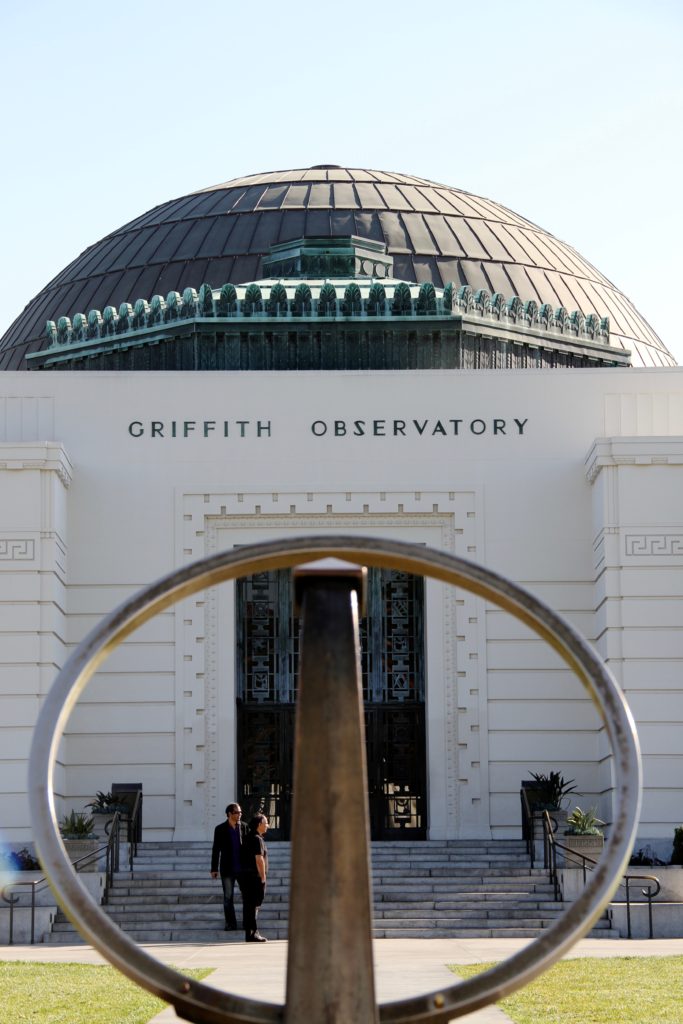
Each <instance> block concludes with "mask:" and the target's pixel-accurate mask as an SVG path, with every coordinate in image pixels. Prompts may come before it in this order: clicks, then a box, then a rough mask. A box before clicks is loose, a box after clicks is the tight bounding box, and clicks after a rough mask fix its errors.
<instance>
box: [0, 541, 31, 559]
mask: <svg viewBox="0 0 683 1024" xmlns="http://www.w3.org/2000/svg"><path fill="white" fill-rule="evenodd" d="M35 557H36V542H35V540H33V539H32V538H31V537H0V561H1V562H33V561H34V560H35Z"/></svg>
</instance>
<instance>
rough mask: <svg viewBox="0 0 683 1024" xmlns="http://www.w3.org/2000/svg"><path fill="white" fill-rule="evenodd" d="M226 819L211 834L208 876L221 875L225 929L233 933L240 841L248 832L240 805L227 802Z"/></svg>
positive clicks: (235, 918) (239, 875)
mask: <svg viewBox="0 0 683 1024" xmlns="http://www.w3.org/2000/svg"><path fill="white" fill-rule="evenodd" d="M225 814H226V816H227V821H224V822H222V823H221V824H220V825H217V826H216V828H215V830H214V833H213V849H212V850H211V877H212V878H218V876H219V874H220V879H221V884H222V886H223V910H224V912H225V930H226V932H233V931H235V930H236V928H237V917H236V916H235V903H234V895H235V882H237V884H238V885H239V886H240V890H241V888H242V885H241V877H242V863H241V852H242V842H243V840H244V838H245V836H246V834H247V826H246V825H243V824H242V809H241V808H240V805H239V804H228V806H227V807H226V808H225Z"/></svg>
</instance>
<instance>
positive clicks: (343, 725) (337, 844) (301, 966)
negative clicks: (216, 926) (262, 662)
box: [285, 569, 377, 1024]
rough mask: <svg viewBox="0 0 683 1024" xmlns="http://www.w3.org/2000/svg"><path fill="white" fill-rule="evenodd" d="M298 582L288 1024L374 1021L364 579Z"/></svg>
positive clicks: (325, 578)
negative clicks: (361, 623) (360, 584)
mask: <svg viewBox="0 0 683 1024" xmlns="http://www.w3.org/2000/svg"><path fill="white" fill-rule="evenodd" d="M360 572H361V571H360V569H359V570H358V575H359V578H360ZM297 585H298V587H299V588H300V591H301V592H302V637H301V663H300V668H299V697H298V702H297V711H296V742H295V748H294V806H293V816H292V818H293V820H292V883H291V891H290V912H289V950H288V956H287V1000H286V1006H285V1021H286V1024H299V1022H302V1021H311V1022H313V1021H320V1022H322V1021H324V1022H325V1024H348V1022H349V1021H363V1022H367V1024H372V1022H373V1021H376V1020H377V1007H376V1002H375V986H374V975H373V961H372V894H371V885H370V835H369V827H368V807H367V773H366V767H365V742H364V738H363V699H362V687H361V672H360V646H359V638H358V594H357V582H355V581H354V580H353V579H349V578H346V579H340V578H339V577H337V578H335V577H334V576H333V575H329V576H320V577H317V576H305V575H304V576H303V577H299V579H298V580H297Z"/></svg>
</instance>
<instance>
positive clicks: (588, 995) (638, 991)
mask: <svg viewBox="0 0 683 1024" xmlns="http://www.w3.org/2000/svg"><path fill="white" fill-rule="evenodd" d="M449 966H450V969H451V970H452V971H453V973H454V974H458V975H459V976H460V977H461V978H469V977H471V976H472V975H473V974H478V973H479V972H480V971H483V970H486V969H487V968H489V967H492V966H493V964H490V963H489V964H473V965H468V966H466V967H465V966H462V965H461V964H450V965H449ZM498 1005H499V1006H500V1008H501V1010H503V1011H504V1012H505V1013H506V1014H507V1015H508V1017H510V1018H511V1019H512V1020H513V1021H514V1022H515V1024H681V1021H682V1020H683V956H662V957H658V956H652V957H610V958H609V959H604V960H603V959H592V958H586V959H584V958H581V959H577V960H563V961H562V962H561V963H559V964H555V966H554V967H551V968H550V970H549V971H546V973H545V974H543V975H541V977H540V978H537V979H536V981H533V982H532V983H531V984H530V985H527V986H526V988H523V989H521V990H520V991H519V992H515V993H514V994H513V995H511V996H508V997H507V998H506V999H503V1000H501V1002H500V1003H499V1004H498Z"/></svg>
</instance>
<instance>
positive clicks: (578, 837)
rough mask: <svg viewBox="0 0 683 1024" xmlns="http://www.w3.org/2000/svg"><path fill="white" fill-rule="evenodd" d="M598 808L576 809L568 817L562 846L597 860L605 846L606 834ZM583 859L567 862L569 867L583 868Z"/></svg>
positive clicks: (568, 860) (569, 859)
mask: <svg viewBox="0 0 683 1024" xmlns="http://www.w3.org/2000/svg"><path fill="white" fill-rule="evenodd" d="M596 810H597V808H596V807H590V808H589V809H588V810H587V811H583V810H581V808H580V807H575V808H574V810H573V811H572V813H571V814H568V815H567V828H566V830H565V833H564V835H563V837H562V840H561V842H562V845H563V846H565V847H567V848H568V849H569V850H573V851H574V852H575V853H579V854H583V855H584V856H585V857H590V858H591V860H597V859H598V857H599V856H600V854H601V853H602V848H603V846H604V845H605V833H604V832H603V831H602V829H601V828H600V826H601V825H604V824H605V822H604V821H601V820H600V818H598V817H597V815H596ZM581 864H582V862H581V859H580V858H576V859H575V860H572V859H571V858H568V859H567V860H566V866H568V867H581Z"/></svg>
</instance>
